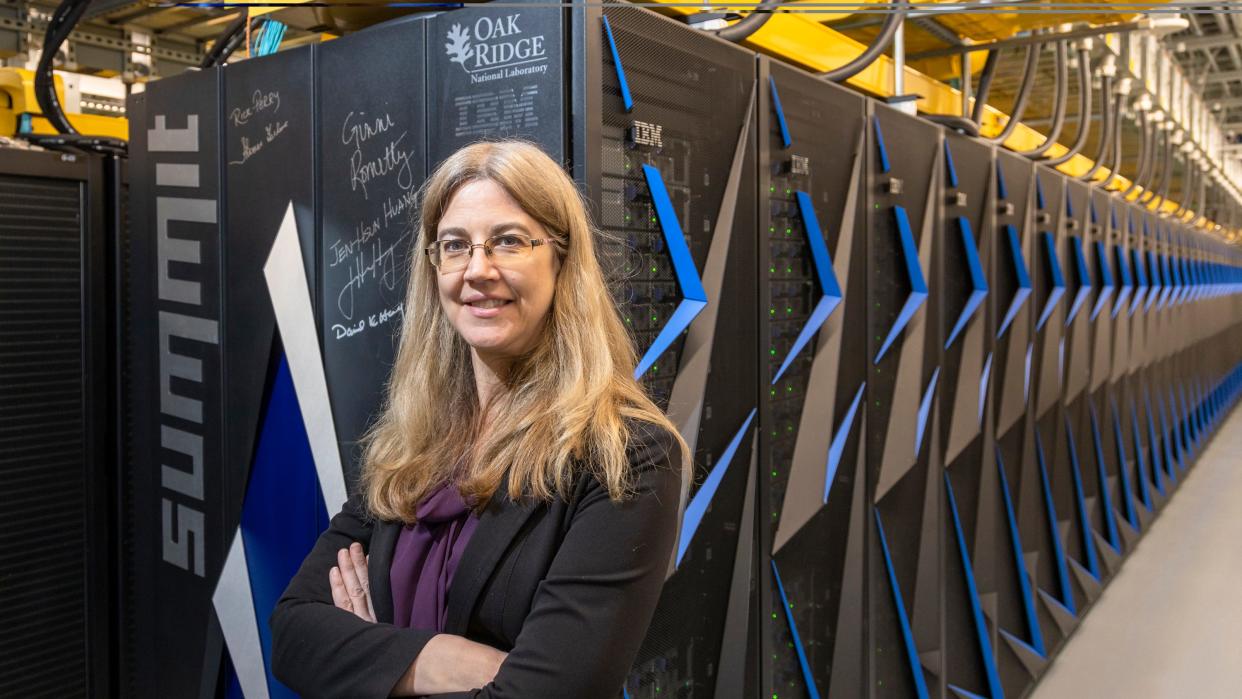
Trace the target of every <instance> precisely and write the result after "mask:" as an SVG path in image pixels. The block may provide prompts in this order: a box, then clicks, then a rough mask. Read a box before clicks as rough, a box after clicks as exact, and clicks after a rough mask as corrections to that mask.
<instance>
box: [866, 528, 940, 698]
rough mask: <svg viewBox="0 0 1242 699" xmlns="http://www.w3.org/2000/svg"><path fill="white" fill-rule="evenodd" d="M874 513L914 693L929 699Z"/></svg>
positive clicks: (895, 578)
mask: <svg viewBox="0 0 1242 699" xmlns="http://www.w3.org/2000/svg"><path fill="white" fill-rule="evenodd" d="M874 512H875V528H876V531H877V532H878V533H879V535H880V552H881V553H883V554H884V569H885V570H886V571H887V572H888V589H889V590H890V591H891V592H892V593H893V606H895V607H896V608H897V622H898V624H899V625H900V626H901V638H902V640H903V641H904V642H905V646H906V660H907V661H908V662H909V663H910V674H911V675H912V676H913V679H914V691H915V693H916V695H917V696H918V699H930V697H929V696H928V694H927V680H926V679H925V678H924V677H923V666H922V664H921V662H920V661H919V651H918V648H916V647H915V645H914V632H913V631H911V630H910V618H909V617H908V616H907V615H906V603H905V602H904V601H903V600H902V599H901V587H900V586H898V584H897V571H895V570H893V558H892V556H891V555H890V554H889V552H888V539H886V538H885V536H884V522H883V521H882V520H881V519H880V510H879V509H878V508H877V509H875V510H874Z"/></svg>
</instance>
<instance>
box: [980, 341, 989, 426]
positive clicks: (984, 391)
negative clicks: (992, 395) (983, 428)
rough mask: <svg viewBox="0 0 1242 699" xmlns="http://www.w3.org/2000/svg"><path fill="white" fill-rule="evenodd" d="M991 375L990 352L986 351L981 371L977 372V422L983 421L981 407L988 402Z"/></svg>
mask: <svg viewBox="0 0 1242 699" xmlns="http://www.w3.org/2000/svg"><path fill="white" fill-rule="evenodd" d="M991 376H992V353H991V352H988V357H987V359H985V360H983V371H981V372H979V422H980V423H982V422H983V409H984V408H985V407H986V406H987V402H988V379H989V378H990V377H991Z"/></svg>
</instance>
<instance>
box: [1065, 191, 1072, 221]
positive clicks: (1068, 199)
mask: <svg viewBox="0 0 1242 699" xmlns="http://www.w3.org/2000/svg"><path fill="white" fill-rule="evenodd" d="M1065 215H1066V216H1069V217H1070V218H1074V198H1073V197H1071V196H1070V195H1069V193H1068V192H1067V193H1066V195H1065Z"/></svg>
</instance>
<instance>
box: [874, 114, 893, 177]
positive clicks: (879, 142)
mask: <svg viewBox="0 0 1242 699" xmlns="http://www.w3.org/2000/svg"><path fill="white" fill-rule="evenodd" d="M871 130H872V131H873V132H874V133H875V147H876V153H878V154H879V156H880V172H885V173H886V172H888V171H889V170H890V168H889V165H888V149H887V148H885V147H884V132H883V131H882V130H880V115H878V114H872V115H871Z"/></svg>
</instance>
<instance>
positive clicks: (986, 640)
mask: <svg viewBox="0 0 1242 699" xmlns="http://www.w3.org/2000/svg"><path fill="white" fill-rule="evenodd" d="M943 150H944V159H943V168H942V172H941V178H940V196H939V197H938V204H939V207H938V210H937V217H938V230H937V235H938V236H939V237H940V240H941V243H940V246H941V250H942V254H941V262H940V264H941V277H940V293H939V299H940V304H941V306H940V327H939V331H938V338H939V343H940V345H941V351H942V355H941V364H940V367H939V375H938V376H937V379H936V380H937V388H936V391H937V392H938V393H939V398H938V408H939V411H938V414H937V417H936V419H935V420H934V421H933V422H932V423H931V424H932V425H934V426H935V427H934V429H937V430H938V432H939V441H938V443H937V446H938V448H939V450H940V459H939V461H940V463H941V465H942V468H943V473H942V474H940V480H941V481H942V482H941V483H940V484H939V485H940V486H941V487H942V488H943V489H944V490H945V495H946V499H945V501H944V508H945V515H944V517H943V518H942V531H943V536H944V542H945V543H944V553H943V560H944V583H943V584H944V590H943V600H944V612H943V614H944V623H945V631H944V633H945V646H944V647H945V652H944V660H943V662H944V679H945V682H946V684H947V685H948V686H951V687H956V688H959V689H962V690H965V691H968V692H972V693H975V694H980V695H989V696H999V695H1000V694H1002V693H1003V689H1002V686H1001V681H1000V673H999V671H998V669H997V663H996V648H995V645H994V643H993V637H992V633H991V630H990V628H989V625H988V622H987V618H986V617H985V607H984V605H985V600H987V599H989V598H995V599H996V600H997V603H996V604H997V605H1000V604H1006V603H1007V602H1008V598H1001V597H1000V595H999V586H998V572H999V571H998V563H999V555H998V554H999V552H1000V549H999V544H1000V541H999V540H998V539H997V537H996V535H997V533H998V532H999V531H1000V530H999V529H998V527H997V525H998V524H999V523H1000V517H1001V498H1000V497H999V492H998V490H997V485H998V483H999V478H998V475H997V472H996V450H995V441H994V436H995V435H994V423H993V421H992V420H991V416H990V415H989V413H988V405H989V401H991V400H992V399H993V396H994V392H993V390H992V386H993V381H992V374H991V373H992V366H993V361H994V359H995V357H994V352H993V350H994V347H995V336H996V330H995V328H996V319H995V313H996V305H997V303H998V302H999V301H1000V300H1001V299H1000V296H999V295H998V294H997V293H995V292H993V291H992V288H991V287H992V284H993V283H994V281H995V280H996V278H997V269H996V267H997V265H998V264H1000V263H1001V262H1002V256H1001V255H999V254H997V252H998V246H997V244H996V243H997V241H996V236H995V234H994V231H995V228H996V226H995V218H996V216H995V214H996V202H997V194H998V192H997V180H996V169H995V167H996V166H995V151H994V149H993V147H992V146H991V145H990V144H986V143H984V142H982V141H979V140H978V139H974V138H970V137H967V136H964V135H961V134H958V133H955V132H948V133H946V134H945V135H944V141H943ZM1005 245H1006V246H1007V245H1008V243H1006V244H1005ZM1002 249H1003V248H1002ZM1010 258H1011V259H1012V254H1010ZM1006 264H1012V262H1009V261H1006Z"/></svg>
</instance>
